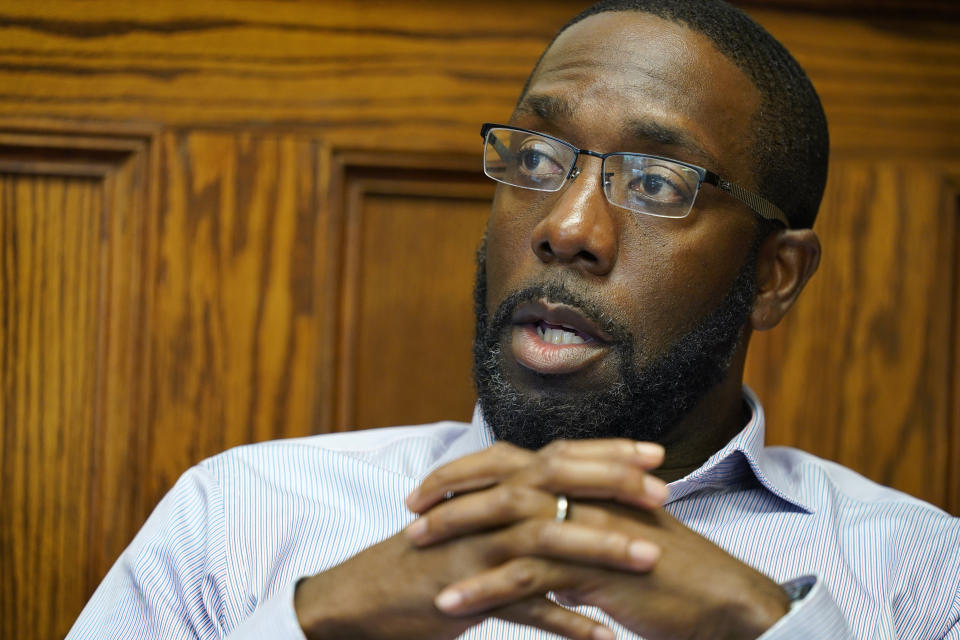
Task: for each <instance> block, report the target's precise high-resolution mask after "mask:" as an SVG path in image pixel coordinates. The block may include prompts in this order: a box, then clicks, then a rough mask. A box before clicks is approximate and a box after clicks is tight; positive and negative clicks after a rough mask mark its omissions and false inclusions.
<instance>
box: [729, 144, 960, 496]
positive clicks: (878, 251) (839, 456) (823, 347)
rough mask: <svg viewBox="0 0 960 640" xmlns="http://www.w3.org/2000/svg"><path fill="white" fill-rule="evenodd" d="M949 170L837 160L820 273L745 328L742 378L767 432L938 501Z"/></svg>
mask: <svg viewBox="0 0 960 640" xmlns="http://www.w3.org/2000/svg"><path fill="white" fill-rule="evenodd" d="M957 175H958V174H957V167H954V168H953V173H952V174H951V173H949V172H948V171H947V170H946V169H945V167H944V166H943V165H940V164H932V163H912V164H906V163H902V162H901V163H897V162H893V161H887V162H868V161H865V160H845V159H843V158H842V157H841V158H838V159H837V160H836V161H835V163H834V166H833V168H832V170H831V176H830V182H829V185H828V188H827V195H826V198H825V202H824V208H825V214H824V216H823V218H822V219H821V220H820V221H819V222H818V230H819V233H820V235H821V237H822V240H823V260H822V263H821V267H820V271H819V273H818V274H817V275H816V276H815V277H814V279H813V280H812V281H811V283H810V285H809V286H808V289H807V291H806V292H805V293H804V294H803V296H802V297H801V299H800V300H799V302H798V303H797V305H796V307H795V308H794V310H793V311H791V313H790V314H789V315H788V316H787V318H786V319H785V321H784V322H783V323H782V326H781V327H780V328H778V329H776V330H774V331H772V332H769V333H766V334H758V335H755V336H754V339H753V344H752V351H751V354H750V358H749V363H748V371H747V375H746V377H747V381H748V383H750V384H751V385H753V387H754V388H755V389H756V390H757V391H758V393H760V395H761V397H762V398H764V400H765V403H766V405H767V412H768V416H769V418H770V420H769V424H770V430H769V438H768V439H769V441H770V442H771V443H774V444H792V445H795V446H800V447H801V448H804V449H806V450H808V451H811V452H814V453H817V454H819V455H821V456H824V457H827V458H830V459H833V460H838V461H840V462H842V463H843V464H846V465H848V466H850V467H852V468H854V469H856V470H858V471H860V472H861V473H863V474H865V475H867V476H868V477H871V478H874V479H876V480H877V481H879V482H882V483H884V484H890V485H894V486H896V487H898V488H900V489H902V490H904V491H907V492H909V493H912V494H913V495H916V496H919V497H922V498H924V499H926V500H929V501H931V502H933V503H935V504H940V505H947V493H948V482H947V480H948V468H949V467H950V466H951V465H952V464H954V463H955V460H951V457H950V444H951V442H952V440H953V439H954V438H955V437H956V435H955V434H956V431H954V430H953V428H954V426H955V425H952V424H951V420H950V415H949V408H950V402H951V393H952V389H951V378H952V376H953V375H954V372H955V371H956V365H957V363H956V360H955V357H954V353H953V347H952V345H955V344H956V343H957V340H958V338H960V334H957V332H956V325H955V323H954V322H953V321H952V314H953V313H954V308H955V305H956V295H957V290H956V289H957V281H958V276H960V272H958V271H956V269H955V268H954V266H953V265H955V264H956V259H957V256H956V250H957V247H958V246H960V245H958V240H960V237H958V225H957V214H958V211H957V205H956V203H957V195H958V192H957V190H956V184H957V181H956V176H957ZM951 506H952V507H953V508H957V507H958V506H960V505H951Z"/></svg>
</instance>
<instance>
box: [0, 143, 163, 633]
mask: <svg viewBox="0 0 960 640" xmlns="http://www.w3.org/2000/svg"><path fill="white" fill-rule="evenodd" d="M147 160H148V154H147V147H146V145H145V143H144V141H142V140H120V139H115V138H99V139H98V138H92V137H77V138H72V137H70V136H51V135H22V134H20V133H13V134H11V133H8V132H0V248H2V259H0V300H2V305H3V308H2V316H3V335H2V339H0V380H2V393H0V415H2V416H3V438H2V445H0V477H2V484H0V503H2V504H3V509H2V510H0V581H2V582H0V585H2V586H0V594H2V596H3V597H2V598H0V603H2V604H0V636H2V637H22V636H23V634H24V633H26V632H29V634H30V635H29V636H28V637H36V638H52V637H62V636H63V635H64V634H65V633H66V631H67V629H68V628H69V625H70V624H71V623H72V621H73V619H74V618H75V617H76V615H77V614H78V613H79V611H80V609H81V607H82V606H83V604H84V602H85V601H86V599H87V598H88V597H89V594H90V593H91V591H92V589H93V588H94V587H95V586H96V584H97V582H98V581H99V579H100V577H101V576H102V575H103V573H104V572H105V571H106V569H107V568H108V567H109V565H110V564H112V562H113V560H114V558H115V557H116V556H117V554H118V553H119V552H120V550H121V549H122V548H123V547H124V546H125V545H126V544H127V542H128V539H129V535H130V531H131V529H132V528H133V527H136V526H138V524H139V523H140V522H141V521H142V516H141V514H142V512H143V509H144V504H143V500H142V498H143V496H142V494H141V493H139V492H138V491H137V490H136V489H135V487H134V486H132V485H131V483H130V482H129V478H130V477H133V476H134V475H135V474H136V470H137V469H139V467H140V464H139V462H140V456H139V454H140V452H141V451H142V450H143V447H142V446H141V443H140V442H139V438H140V434H141V433H142V411H141V407H142V398H143V391H142V386H141V383H142V368H143V363H144V361H143V359H142V357H141V352H140V350H139V348H138V347H139V344H140V342H141V341H142V338H143V336H142V333H141V329H142V323H141V320H142V316H143V302H144V299H143V296H142V293H143V291H142V284H143V283H142V273H143V259H144V248H145V245H144V236H143V232H142V223H141V221H142V219H143V214H144V212H145V210H146V209H147V206H148V199H149V198H148V192H147V189H146V184H147V181H146V179H145V173H146V171H147V165H148V162H147Z"/></svg>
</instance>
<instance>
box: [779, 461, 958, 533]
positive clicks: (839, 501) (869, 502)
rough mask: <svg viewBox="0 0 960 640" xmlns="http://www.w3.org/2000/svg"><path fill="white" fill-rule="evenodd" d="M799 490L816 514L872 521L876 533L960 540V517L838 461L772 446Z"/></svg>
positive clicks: (783, 475) (789, 480)
mask: <svg viewBox="0 0 960 640" xmlns="http://www.w3.org/2000/svg"><path fill="white" fill-rule="evenodd" d="M764 455H765V457H766V458H767V460H768V462H769V463H771V464H773V465H775V466H776V467H778V468H779V470H780V474H781V478H782V480H783V481H784V482H785V483H787V485H788V486H789V488H790V490H791V492H792V493H793V495H795V496H796V497H797V498H798V499H799V500H800V501H801V502H802V503H803V504H805V505H807V506H808V507H809V508H810V509H811V510H812V511H813V512H814V513H815V514H819V515H820V516H821V517H829V518H830V519H833V520H837V521H846V522H848V523H850V524H857V523H866V522H872V523H873V525H872V527H873V528H872V531H873V533H874V534H875V535H894V536H896V537H906V538H914V537H917V536H922V537H925V538H928V539H929V538H930V537H931V536H933V537H935V538H940V539H942V540H943V541H944V542H946V541H947V540H950V541H953V542H952V544H957V543H960V518H956V517H954V516H951V515H950V514H948V513H946V512H945V511H943V510H942V509H940V508H938V507H936V506H934V505H932V504H930V503H928V502H925V501H923V500H920V499H919V498H916V497H914V496H911V495H909V494H906V493H904V492H902V491H898V490H896V489H892V488H890V487H886V486H884V485H881V484H879V483H877V482H874V481H873V480H870V479H869V478H866V477H864V476H863V475H861V474H859V473H857V472H856V471H854V470H852V469H850V468H848V467H845V466H843V465H841V464H838V463H836V462H832V461H830V460H825V459H823V458H819V457H817V456H815V455H813V454H811V453H807V452H805V451H801V450H798V449H793V448H791V447H767V448H766V449H765V450H764Z"/></svg>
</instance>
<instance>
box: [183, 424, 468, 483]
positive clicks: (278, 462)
mask: <svg viewBox="0 0 960 640" xmlns="http://www.w3.org/2000/svg"><path fill="white" fill-rule="evenodd" d="M477 430H478V427H476V426H474V425H472V424H470V423H465V422H452V421H445V422H437V423H433V424H424V425H416V426H398V427H385V428H379V429H364V430H359V431H349V432H340V433H330V434H322V435H316V436H308V437H303V438H289V439H283V440H272V441H268V442H261V443H256V444H249V445H242V446H239V447H234V448H232V449H229V450H227V451H224V452H223V453H221V454H218V455H216V456H213V457H211V458H208V459H206V460H204V461H203V462H201V463H200V464H199V465H197V467H196V469H197V471H198V472H200V473H203V474H209V475H210V476H211V477H212V478H215V479H216V480H217V481H218V482H221V483H227V484H229V483H232V482H236V481H238V480H243V479H253V480H256V481H260V482H268V483H271V482H277V481H278V480H282V479H287V480H289V481H293V482H301V481H303V480H304V479H309V478H313V479H316V478H317V477H318V475H319V476H322V475H323V474H324V473H325V472H330V473H338V474H343V473H345V472H354V473H375V474H388V475H397V476H403V477H407V478H411V479H419V478H421V477H423V475H425V474H426V473H427V472H429V470H430V469H431V468H433V466H435V465H436V464H437V462H438V461H440V460H443V459H445V458H446V457H447V456H449V455H450V452H451V451H458V450H462V452H461V453H460V455H464V454H466V453H469V452H470V451H471V450H475V449H477V448H479V446H480V445H479V440H480V438H479V436H478V435H477V433H476V432H477ZM282 483H284V484H285V482H282Z"/></svg>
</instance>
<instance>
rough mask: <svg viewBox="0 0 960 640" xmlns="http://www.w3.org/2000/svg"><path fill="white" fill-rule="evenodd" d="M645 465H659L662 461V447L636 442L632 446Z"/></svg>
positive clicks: (650, 443) (652, 443)
mask: <svg viewBox="0 0 960 640" xmlns="http://www.w3.org/2000/svg"><path fill="white" fill-rule="evenodd" d="M634 446H635V447H636V449H637V453H639V454H640V457H641V458H643V459H644V462H645V463H646V464H653V465H659V464H660V463H661V462H662V461H663V455H664V450H663V447H661V446H660V445H658V444H656V443H654V442H638V443H636V445H634Z"/></svg>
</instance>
